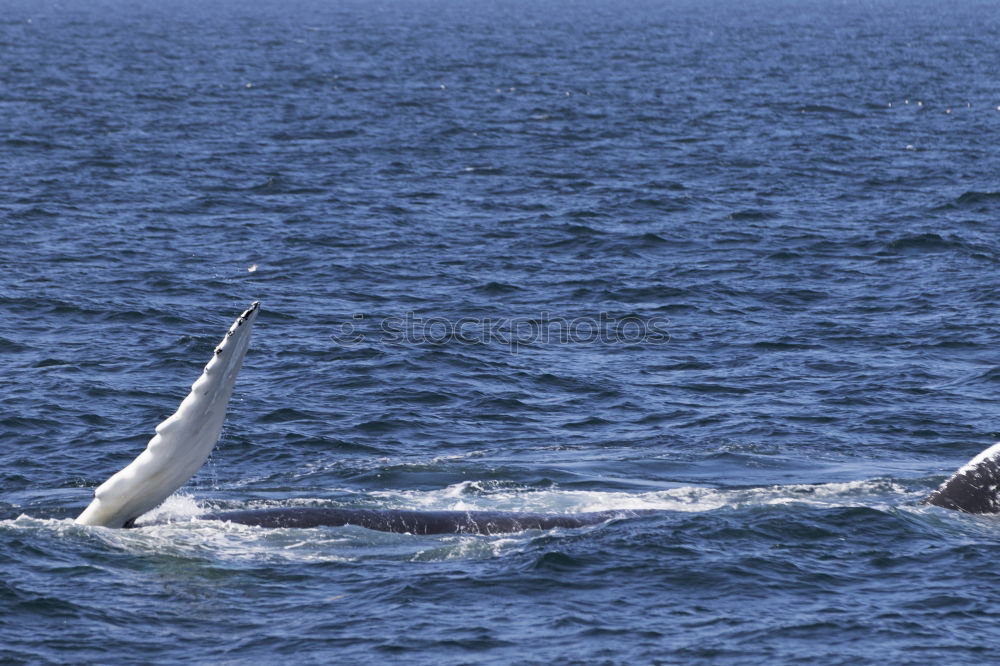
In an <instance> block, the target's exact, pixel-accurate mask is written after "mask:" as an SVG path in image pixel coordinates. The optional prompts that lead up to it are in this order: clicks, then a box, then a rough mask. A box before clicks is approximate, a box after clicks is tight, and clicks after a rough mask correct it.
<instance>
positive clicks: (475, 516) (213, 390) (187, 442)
mask: <svg viewBox="0 0 1000 666" xmlns="http://www.w3.org/2000/svg"><path fill="white" fill-rule="evenodd" d="M259 312H260V303H259V302H254V303H253V304H251V305H250V307H249V308H248V309H247V310H246V311H245V312H243V313H242V314H241V315H240V316H239V317H238V318H237V319H236V321H235V322H233V325H232V326H230V327H229V330H228V331H227V332H226V335H225V337H224V338H223V339H222V342H221V343H219V345H218V346H217V347H216V348H215V353H214V354H213V355H212V359H211V360H210V361H209V362H208V364H207V365H206V366H205V369H204V371H203V372H202V374H201V376H200V377H199V378H198V380H197V381H195V383H194V384H193V385H192V386H191V392H190V393H189V394H188V395H187V397H185V398H184V400H183V401H182V402H181V404H180V406H179V407H178V408H177V411H176V412H174V414H173V415H171V416H170V417H169V418H167V419H166V420H165V421H164V422H163V423H161V424H160V425H158V426H156V435H155V436H154V437H153V438H152V439H151V440H150V441H149V444H147V445H146V449H145V450H144V451H143V452H142V453H140V454H139V456H138V457H137V458H136V459H135V460H133V461H132V462H131V463H130V464H129V465H128V466H127V467H125V468H124V469H122V470H121V471H119V472H117V473H116V474H114V475H113V476H112V477H111V478H109V479H108V480H107V481H105V482H104V483H102V484H101V485H100V486H98V487H97V489H96V490H95V491H94V499H93V501H92V502H91V503H90V505H89V506H88V507H87V508H86V509H85V510H84V511H83V513H81V514H80V515H79V517H77V519H76V523H77V524H80V525H95V526H103V527H116V528H117V527H133V526H134V525H135V521H136V519H137V518H139V517H140V516H141V515H142V514H144V513H146V512H147V511H150V510H151V509H154V508H156V507H157V506H158V505H159V504H160V503H162V502H163V500H165V499H166V498H167V497H169V496H170V495H171V494H172V493H173V492H174V491H175V490H177V489H178V488H180V487H181V486H182V485H184V484H185V483H187V481H188V479H190V478H191V477H192V476H194V474H195V473H196V472H197V471H198V469H200V468H201V466H202V464H204V462H205V460H207V459H208V456H209V454H210V453H211V452H212V449H213V448H214V447H215V444H216V442H217V441H218V439H219V434H220V433H221V431H222V423H223V421H224V420H225V417H226V407H227V405H228V404H229V397H230V396H231V395H232V392H233V386H234V385H235V383H236V375H237V374H238V373H239V371H240V368H241V367H242V365H243V358H244V357H245V356H246V353H247V349H248V348H249V346H250V332H251V330H252V329H253V323H254V320H255V319H256V318H257V314H258V313H259ZM647 513H654V512H652V511H635V510H632V511H596V512H590V513H577V514H543V513H514V512H503V511H407V510H395V509H351V508H319V507H289V508H271V509H260V510H250V511H222V512H215V513H209V514H205V515H202V516H199V519H201V520H221V521H229V522H232V523H240V524H244V525H257V526H260V527H320V526H329V527H339V526H343V525H355V526H358V527H364V528H368V529H372V530H380V531H382V532H399V533H411V534H456V533H465V534H504V533H510V532H520V531H523V530H528V529H553V528H556V527H566V528H574V527H583V526H586V525H596V524H600V523H603V522H606V521H608V520H611V519H615V518H628V517H633V516H638V515H643V514H647Z"/></svg>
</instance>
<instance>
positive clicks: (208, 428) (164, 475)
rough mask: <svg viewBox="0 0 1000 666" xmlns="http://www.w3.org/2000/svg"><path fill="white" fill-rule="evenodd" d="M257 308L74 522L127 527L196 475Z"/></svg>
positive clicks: (217, 428) (241, 319) (214, 436)
mask: <svg viewBox="0 0 1000 666" xmlns="http://www.w3.org/2000/svg"><path fill="white" fill-rule="evenodd" d="M259 311H260V303H259V302H254V303H253V304H252V305H251V306H250V307H249V308H248V309H247V310H246V312H244V313H243V314H241V315H240V316H239V318H238V319H237V320H236V321H235V322H233V325H232V326H230V327H229V331H228V332H227V333H226V337H224V338H223V339H222V342H221V343H219V346H218V347H216V348H215V354H214V355H213V356H212V360H210V361H209V362H208V364H207V365H206V366H205V370H204V372H202V374H201V377H199V378H198V381H196V382H195V383H194V384H192V385H191V392H190V393H189V394H188V395H187V397H186V398H184V400H183V401H182V402H181V404H180V406H179V407H178V408H177V411H176V412H174V413H173V415H172V416H170V417H169V418H167V420H166V421H164V422H163V423H161V424H160V425H158V426H156V435H155V436H154V437H153V438H152V439H151V440H149V444H148V445H146V450H145V451H143V452H142V453H140V454H139V456H138V457H137V458H136V459H135V460H133V461H132V462H131V463H130V464H129V465H128V467H126V468H125V469H123V470H121V471H120V472H118V473H117V474H115V475H114V476H112V477H111V478H110V479H108V480H107V481H105V482H104V483H102V484H101V485H100V486H98V487H97V490H96V491H94V501H92V502H91V503H90V506H88V507H87V508H86V509H85V510H84V512H83V513H81V514H80V516H79V517H78V518H77V519H76V522H77V523H78V524H80V525H102V526H104V527H125V526H127V525H129V524H131V523H132V521H134V520H135V519H136V518H138V517H139V516H141V515H142V514H144V513H146V512H147V511H149V510H150V509H154V508H156V506H158V505H159V504H160V502H162V501H163V500H165V499H167V497H169V496H170V495H171V493H173V492H174V491H175V490H177V489H178V488H180V487H181V486H182V485H184V484H185V483H186V482H187V480H188V479H190V478H191V477H192V476H194V474H195V472H197V471H198V469H199V468H200V467H201V466H202V464H204V462H205V460H207V459H208V454H209V453H211V452H212V449H213V448H214V447H215V443H216V442H217V441H218V439H219V433H220V432H221V431H222V422H223V421H224V420H225V418H226V405H228V404H229V396H230V395H231V394H232V392H233V384H235V383H236V375H237V374H238V373H239V371H240V367H241V366H242V365H243V357H244V356H246V353H247V347H249V345H250V330H251V329H252V328H253V322H254V319H256V318H257V313H258V312H259Z"/></svg>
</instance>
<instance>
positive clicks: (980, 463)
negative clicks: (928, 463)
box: [923, 442, 1000, 513]
mask: <svg viewBox="0 0 1000 666" xmlns="http://www.w3.org/2000/svg"><path fill="white" fill-rule="evenodd" d="M998 487H1000V442H998V443H996V444H994V445H993V446H991V447H990V448H988V449H986V450H985V451H983V452H982V453H980V454H979V455H978V456H976V457H975V458H973V459H972V460H970V461H969V462H967V463H966V464H965V465H963V466H962V467H961V468H960V469H959V470H958V471H957V472H955V473H954V474H953V475H952V477H951V478H950V479H948V480H947V481H945V482H944V483H942V484H941V487H940V488H938V489H937V490H935V491H934V492H933V493H931V494H930V495H929V496H928V497H927V499H925V500H924V501H923V503H924V504H933V505H934V506H941V507H944V508H946V509H957V510H958V511H964V512H965V513H1000V498H998V496H997V489H998Z"/></svg>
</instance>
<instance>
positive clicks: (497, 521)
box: [202, 507, 657, 535]
mask: <svg viewBox="0 0 1000 666" xmlns="http://www.w3.org/2000/svg"><path fill="white" fill-rule="evenodd" d="M651 513H657V512H656V511H650V510H639V511H596V512H590V513H574V514H544V513H513V512H504V511H409V510H401V509H334V508H316V507H289V508H276V509H258V510H253V511H222V512H217V513H210V514H208V515H204V516H202V519H206V520H223V521H229V522H232V523H239V524H241V525H256V526H258V527H340V526H343V525H355V526H357V527H364V528H367V529H370V530H378V531H380V532H396V533H401V534H403V533H405V534H487V535H489V534H509V533H512V532H522V531H524V530H550V529H553V528H556V527H566V528H574V527H585V526H587V525H597V524H600V523H603V522H606V521H608V520H612V519H615V518H632V517H635V516H639V515H647V514H651Z"/></svg>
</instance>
